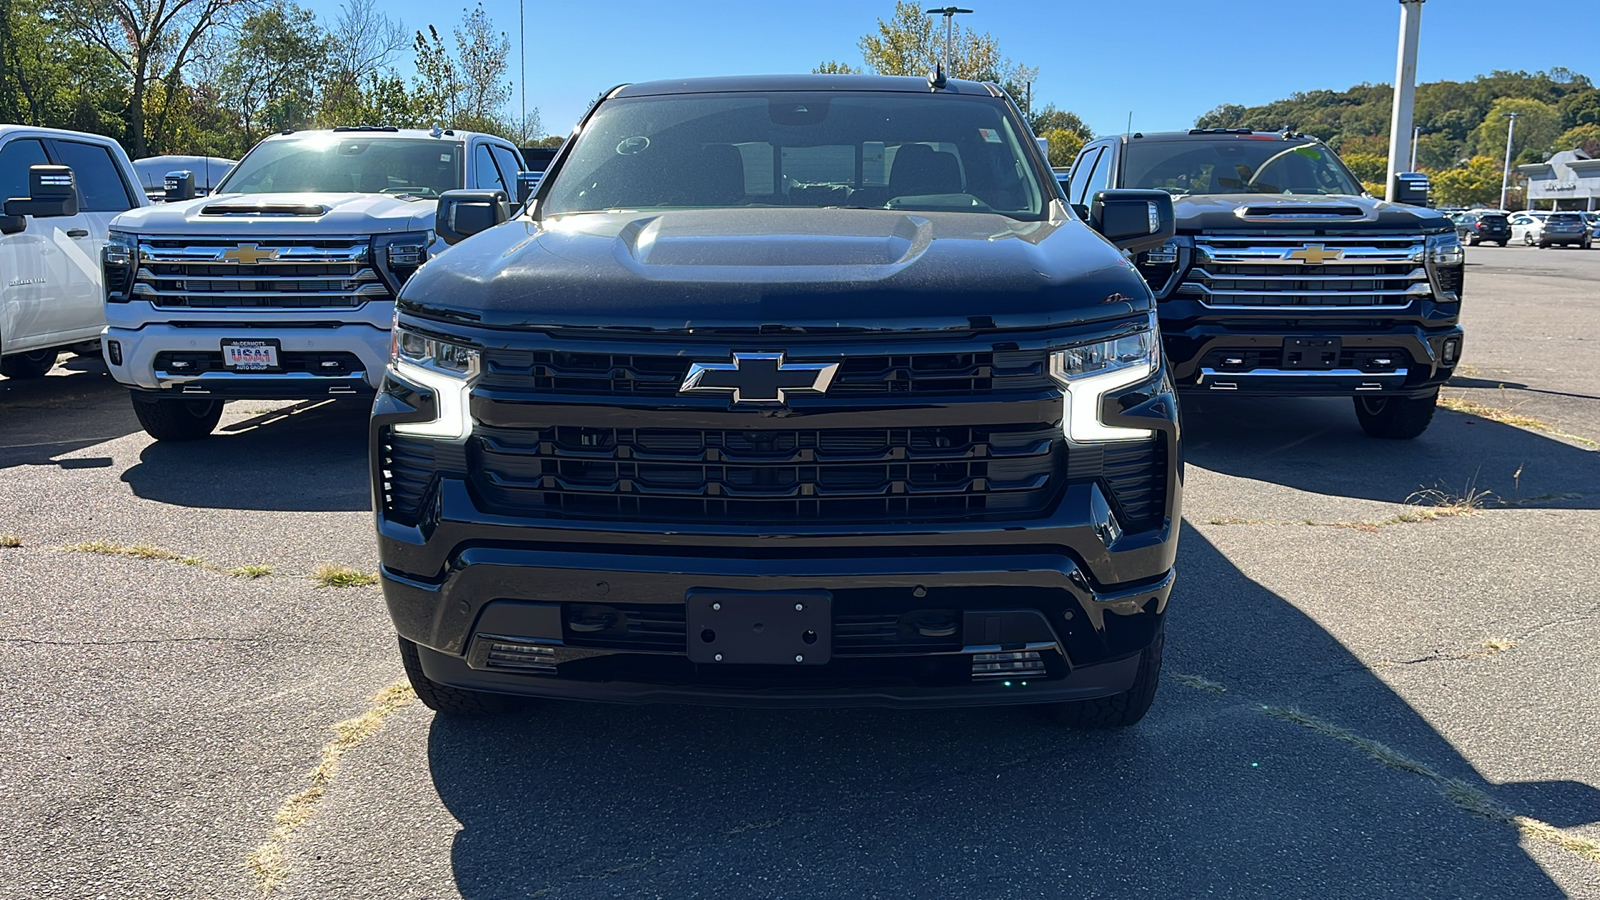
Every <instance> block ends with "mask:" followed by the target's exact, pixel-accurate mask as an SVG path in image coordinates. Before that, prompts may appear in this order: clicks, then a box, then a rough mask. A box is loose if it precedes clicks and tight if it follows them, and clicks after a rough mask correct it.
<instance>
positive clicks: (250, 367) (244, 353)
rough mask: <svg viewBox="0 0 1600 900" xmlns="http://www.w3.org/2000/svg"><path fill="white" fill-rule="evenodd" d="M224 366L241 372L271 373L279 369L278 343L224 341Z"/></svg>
mask: <svg viewBox="0 0 1600 900" xmlns="http://www.w3.org/2000/svg"><path fill="white" fill-rule="evenodd" d="M222 364H223V365H224V366H226V367H227V368H229V369H237V370H239V371H241V372H269V371H272V370H274V369H277V368H278V342H277V341H223V342H222Z"/></svg>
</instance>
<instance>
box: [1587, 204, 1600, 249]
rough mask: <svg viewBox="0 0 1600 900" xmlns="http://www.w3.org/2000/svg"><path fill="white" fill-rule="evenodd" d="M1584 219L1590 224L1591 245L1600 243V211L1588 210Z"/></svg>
mask: <svg viewBox="0 0 1600 900" xmlns="http://www.w3.org/2000/svg"><path fill="white" fill-rule="evenodd" d="M1583 221H1584V222H1585V223H1587V224H1588V226H1589V246H1590V247H1593V246H1594V245H1595V244H1600V212H1586V213H1584V214H1583Z"/></svg>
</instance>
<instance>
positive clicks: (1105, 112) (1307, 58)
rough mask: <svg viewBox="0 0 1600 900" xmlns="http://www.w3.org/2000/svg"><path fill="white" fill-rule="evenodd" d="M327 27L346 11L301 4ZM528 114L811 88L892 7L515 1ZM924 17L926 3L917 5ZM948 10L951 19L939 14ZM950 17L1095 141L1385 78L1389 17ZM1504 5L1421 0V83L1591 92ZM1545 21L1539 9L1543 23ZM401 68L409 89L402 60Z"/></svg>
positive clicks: (411, 4) (1324, 8)
mask: <svg viewBox="0 0 1600 900" xmlns="http://www.w3.org/2000/svg"><path fill="white" fill-rule="evenodd" d="M299 2H301V4H302V5H306V6H309V7H310V8H311V9H313V10H315V11H316V12H317V13H318V14H319V15H321V16H322V17H323V18H324V20H331V19H332V18H333V17H334V16H335V15H337V13H338V10H339V5H340V4H339V0H299ZM460 3H461V0H458V4H451V5H448V6H446V5H444V4H439V3H436V2H434V3H430V2H425V0H388V2H385V3H383V4H381V5H382V7H383V8H384V9H385V10H386V11H387V12H388V14H389V15H390V16H393V17H398V18H400V19H401V20H402V21H403V23H404V25H405V26H406V28H407V29H408V30H410V31H414V30H416V29H419V28H422V27H423V26H425V25H428V24H433V25H435V26H437V27H438V28H439V31H440V33H441V34H444V35H446V36H448V35H449V32H450V29H451V28H452V27H454V26H455V24H456V23H457V22H459V21H460V18H461V15H462V12H463V7H462V6H461V5H459V4H460ZM525 3H526V6H525V9H526V13H527V23H528V24H527V39H528V40H527V97H528V101H527V102H528V105H529V106H530V107H538V108H539V110H540V113H541V115H542V118H543V122H544V127H545V130H547V131H550V132H556V133H565V132H566V131H568V130H569V129H570V128H571V126H572V124H573V123H574V122H575V121H576V120H577V118H578V117H579V116H580V115H582V114H583V111H584V110H585V109H586V108H587V107H588V105H589V101H590V100H591V99H593V98H594V96H595V95H596V94H598V93H600V92H601V91H603V90H605V89H606V88H609V87H611V86H613V85H616V84H619V83H621V82H625V81H647V80H651V79H655V78H671V77H684V76H696V75H727V74H754V73H773V72H809V71H811V69H812V67H813V66H815V65H816V64H817V63H819V62H821V61H823V60H826V59H838V60H841V61H845V62H850V63H852V64H859V63H860V61H861V54H860V51H859V50H858V49H857V48H856V41H857V40H858V39H859V38H860V36H861V35H863V34H866V33H867V32H869V31H874V30H875V29H876V24H877V20H878V19H879V18H880V17H882V18H887V17H888V16H889V14H890V13H891V12H892V11H893V9H894V3H893V0H854V2H844V0H789V2H737V0H680V2H678V3H676V4H671V3H666V2H659V0H658V2H643V0H602V2H590V3H585V2H571V0H567V2H553V0H525ZM924 5H925V6H932V5H934V4H931V3H929V4H924ZM946 5H948V4H946ZM965 5H966V6H967V7H968V8H971V9H973V10H975V13H974V14H973V15H969V16H961V17H959V18H958V20H957V21H963V22H964V23H965V24H966V25H968V26H969V27H971V28H973V29H974V30H976V31H979V32H983V31H988V32H990V33H991V34H993V35H994V36H995V37H996V38H997V39H998V40H999V42H1000V46H1001V48H1002V49H1003V50H1004V51H1005V53H1006V54H1007V55H1009V56H1010V57H1011V58H1012V59H1015V60H1017V61H1020V62H1024V63H1027V64H1028V65H1032V66H1036V67H1037V68H1038V69H1039V77H1038V80H1037V81H1036V82H1035V84H1034V103H1035V104H1036V105H1040V104H1043V103H1046V102H1053V103H1055V104H1056V105H1057V106H1059V107H1063V108H1065V109H1070V110H1073V111H1074V112H1076V113H1078V114H1079V115H1080V116H1082V117H1083V118H1084V120H1085V121H1086V122H1088V124H1089V126H1090V127H1091V128H1093V129H1095V130H1096V131H1097V132H1106V133H1109V132H1120V131H1122V130H1123V128H1124V126H1125V125H1126V124H1127V122H1128V113H1129V112H1130V111H1131V112H1132V113H1133V125H1134V128H1136V129H1142V130H1147V131H1155V130H1165V129H1178V128H1188V127H1190V126H1191V125H1192V124H1193V123H1194V120H1195V118H1196V117H1197V116H1199V115H1200V114H1202V113H1204V112H1206V111H1208V110H1210V109H1212V108H1213V107H1215V106H1217V105H1218V104H1220V103H1241V104H1244V105H1247V106H1248V105H1251V104H1256V103H1263V102H1266V101H1269V100H1274V99H1277V98H1279V97H1283V96H1286V95H1288V94H1289V93H1291V92H1293V91H1300V90H1313V89H1317V88H1333V89H1343V88H1347V87H1349V86H1351V85H1353V84H1360V83H1361V82H1378V83H1388V82H1390V81H1391V80H1392V79H1393V77H1394V63H1395V47H1396V43H1397V35H1398V27H1399V20H1400V7H1399V4H1398V3H1397V2H1396V0H1332V2H1304V0H1299V2H1297V0H1208V2H1202V3H1196V2H1180V0H1070V2H1066V0H1053V2H1044V0H966V3H965ZM483 6H484V8H485V10H486V11H487V12H488V13H489V15H490V17H491V18H492V19H493V20H494V22H495V25H496V26H497V27H498V28H500V29H501V30H503V31H505V32H506V34H507V36H508V37H509V38H510V39H511V42H512V45H511V60H510V63H511V65H510V71H511V75H512V81H513V84H514V85H515V87H514V89H513V93H512V101H511V111H512V112H514V111H515V110H516V108H517V105H518V101H519V93H518V91H519V90H520V82H518V80H517V78H516V74H517V68H518V61H517V49H518V48H517V40H518V35H517V30H518V29H517V11H518V4H517V0H484V3H483ZM1518 8H1519V4H1515V3H1506V2H1504V0H1428V2H1426V3H1425V4H1424V5H1423V14H1422V44H1421V51H1420V53H1419V68H1418V80H1419V81H1436V80H1440V79H1451V80H1464V79H1469V78H1471V77H1473V76H1474V75H1478V74H1482V73H1487V72H1489V71H1491V70H1494V69H1525V70H1528V71H1534V70H1538V69H1549V68H1552V67H1556V66H1565V67H1567V68H1569V69H1573V70H1575V71H1578V72H1583V73H1584V74H1587V75H1589V76H1590V77H1591V78H1596V79H1600V44H1597V43H1596V42H1595V39H1594V33H1593V30H1592V29H1584V28H1564V27H1562V26H1561V24H1560V22H1561V21H1562V18H1561V17H1556V18H1549V17H1544V16H1540V17H1538V18H1537V19H1536V20H1529V19H1527V18H1523V17H1519V16H1518V15H1517V14H1516V13H1515V12H1514V10H1516V9H1518ZM1540 8H1543V7H1540ZM405 57H406V58H405V59H404V60H403V61H402V64H401V68H402V70H403V71H404V72H405V73H406V74H407V75H408V76H409V74H410V53H409V51H408V52H407V53H406V54H405Z"/></svg>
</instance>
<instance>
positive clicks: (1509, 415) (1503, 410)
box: [1439, 396, 1600, 447]
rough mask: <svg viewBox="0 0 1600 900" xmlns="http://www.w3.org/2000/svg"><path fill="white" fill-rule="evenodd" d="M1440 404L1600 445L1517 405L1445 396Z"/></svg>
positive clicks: (1507, 423) (1451, 409) (1472, 414)
mask: <svg viewBox="0 0 1600 900" xmlns="http://www.w3.org/2000/svg"><path fill="white" fill-rule="evenodd" d="M1439 406H1440V407H1442V408H1444V409H1448V410H1450V411H1451V412H1458V413H1461V414H1462V415H1467V416H1477V417H1478V418H1480V419H1487V420H1488V421H1490V422H1499V423H1500V424H1501V425H1513V426H1516V427H1517V428H1526V429H1528V430H1529V431H1542V432H1544V433H1545V434H1551V435H1555V436H1556V437H1563V438H1566V439H1567V440H1569V441H1577V442H1578V443H1580V444H1584V445H1585V446H1589V447H1600V444H1597V443H1595V442H1594V441H1592V440H1590V439H1588V438H1586V437H1578V436H1577V435H1575V434H1567V433H1566V432H1564V431H1559V430H1557V429H1556V427H1555V426H1554V425H1551V424H1550V423H1549V422H1546V421H1544V420H1543V419H1536V418H1534V417H1533V416H1525V415H1523V414H1522V413H1519V412H1517V410H1516V407H1509V406H1489V405H1488V404H1485V403H1479V402H1478V401H1476V400H1468V399H1467V398H1466V397H1445V396H1441V397H1440V398H1439Z"/></svg>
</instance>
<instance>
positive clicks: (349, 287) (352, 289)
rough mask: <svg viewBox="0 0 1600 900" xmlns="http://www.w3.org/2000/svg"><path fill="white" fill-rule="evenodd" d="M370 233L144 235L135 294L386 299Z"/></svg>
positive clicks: (239, 305) (183, 301)
mask: <svg viewBox="0 0 1600 900" xmlns="http://www.w3.org/2000/svg"><path fill="white" fill-rule="evenodd" d="M389 298H390V293H389V288H388V286H387V285H385V284H384V281H383V278H382V277H381V276H380V275H379V274H378V272H377V270H376V269H375V268H374V267H373V265H372V260H371V244H370V242H369V240H368V239H367V238H364V237H363V238H356V237H349V238H315V239H293V238H283V239H278V238H265V239H262V240H260V241H218V240H217V239H216V238H181V237H179V238H146V239H144V240H142V241H140V243H139V269H138V272H137V274H136V275H135V279H134V285H133V297H132V299H135V300H148V301H150V302H151V303H153V304H154V305H156V306H158V307H168V308H186V309H254V308H270V309H350V308H354V307H358V306H361V305H362V304H364V303H366V302H367V301H369V300H387V299H389Z"/></svg>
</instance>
